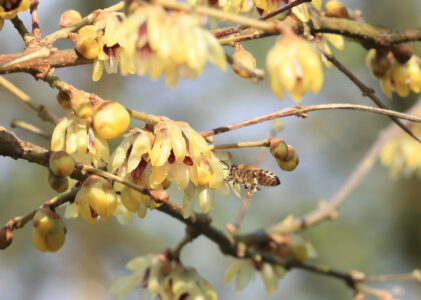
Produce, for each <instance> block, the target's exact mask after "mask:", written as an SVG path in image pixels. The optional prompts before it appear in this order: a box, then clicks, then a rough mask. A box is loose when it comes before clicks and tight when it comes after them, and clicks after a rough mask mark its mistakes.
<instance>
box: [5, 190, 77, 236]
mask: <svg viewBox="0 0 421 300" xmlns="http://www.w3.org/2000/svg"><path fill="white" fill-rule="evenodd" d="M78 191H79V188H74V189H72V190H71V191H69V192H66V193H64V194H61V195H59V196H56V197H54V198H52V199H50V200H48V201H47V202H45V203H44V204H43V205H41V206H40V207H43V206H45V205H47V206H49V207H50V208H51V209H55V208H57V207H59V206H61V205H63V204H64V203H66V202H71V201H73V200H74V198H75V196H76V194H77V192H78ZM37 210H38V209H34V210H33V211H31V212H30V213H28V214H26V215H23V216H19V217H15V218H13V219H11V220H9V221H8V222H7V223H6V225H5V227H7V228H9V229H10V230H15V229H20V228H23V227H24V226H25V225H26V223H28V222H29V221H31V220H32V218H33V217H34V215H35V213H36V212H37Z"/></svg>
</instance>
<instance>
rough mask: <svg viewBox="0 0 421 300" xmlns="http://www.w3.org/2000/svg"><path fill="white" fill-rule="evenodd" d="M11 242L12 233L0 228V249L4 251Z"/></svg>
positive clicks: (5, 228)
mask: <svg viewBox="0 0 421 300" xmlns="http://www.w3.org/2000/svg"><path fill="white" fill-rule="evenodd" d="M12 241H13V231H12V230H10V229H9V228H7V227H2V228H0V249H6V248H7V247H9V245H10V244H11V243H12Z"/></svg>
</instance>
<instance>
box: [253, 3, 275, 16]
mask: <svg viewBox="0 0 421 300" xmlns="http://www.w3.org/2000/svg"><path fill="white" fill-rule="evenodd" d="M253 2H254V5H256V8H257V11H258V12H259V13H260V14H261V15H265V14H267V13H270V12H271V11H273V10H275V9H277V8H278V7H279V3H280V2H281V0H253Z"/></svg>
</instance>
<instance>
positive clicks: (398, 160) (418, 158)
mask: <svg viewBox="0 0 421 300" xmlns="http://www.w3.org/2000/svg"><path fill="white" fill-rule="evenodd" d="M414 115H418V116H421V109H420V108H418V110H417V111H416V112H415V113H414ZM409 128H410V130H411V131H412V132H413V133H414V134H415V135H416V136H420V135H421V125H420V124H418V123H413V124H410V125H409ZM380 160H381V162H382V164H383V165H385V166H387V167H389V168H390V174H391V176H392V177H393V178H399V177H400V176H405V177H409V176H412V175H415V176H417V177H418V178H419V179H421V144H420V143H419V142H418V141H416V140H415V139H414V138H412V137H410V136H409V135H407V134H406V133H404V132H401V131H399V132H398V133H397V134H395V136H393V137H392V138H391V139H390V140H389V141H388V142H387V143H386V144H385V145H384V147H383V149H382V151H381V153H380Z"/></svg>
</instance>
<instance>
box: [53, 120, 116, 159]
mask: <svg viewBox="0 0 421 300" xmlns="http://www.w3.org/2000/svg"><path fill="white" fill-rule="evenodd" d="M51 150H52V151H66V152H67V153H69V154H72V155H73V157H74V158H75V160H76V161H78V162H83V163H87V164H91V163H92V164H93V165H94V166H95V167H99V166H102V165H104V164H105V163H106V162H108V158H109V150H108V143H107V141H106V140H104V139H103V138H101V137H100V136H98V134H97V133H96V132H95V130H94V129H92V128H91V127H90V126H89V122H88V121H87V120H85V119H82V118H79V117H77V116H76V115H75V114H74V113H70V114H68V115H67V116H66V117H64V118H63V119H62V120H61V121H60V122H59V123H58V124H57V126H56V128H55V129H54V132H53V136H52V138H51Z"/></svg>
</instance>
